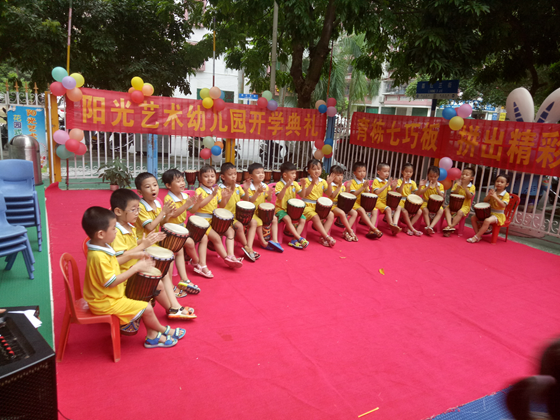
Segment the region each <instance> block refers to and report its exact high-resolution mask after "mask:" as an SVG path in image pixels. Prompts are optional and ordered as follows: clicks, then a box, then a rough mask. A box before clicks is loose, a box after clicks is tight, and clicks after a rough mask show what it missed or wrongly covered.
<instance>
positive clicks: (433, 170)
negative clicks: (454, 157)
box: [428, 166, 439, 183]
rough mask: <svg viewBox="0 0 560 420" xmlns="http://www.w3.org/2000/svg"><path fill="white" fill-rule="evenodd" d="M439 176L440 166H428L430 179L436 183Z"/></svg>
mask: <svg viewBox="0 0 560 420" xmlns="http://www.w3.org/2000/svg"><path fill="white" fill-rule="evenodd" d="M438 178H439V168H438V167H437V166H430V167H429V168H428V181H430V182H432V183H434V182H437V180H438Z"/></svg>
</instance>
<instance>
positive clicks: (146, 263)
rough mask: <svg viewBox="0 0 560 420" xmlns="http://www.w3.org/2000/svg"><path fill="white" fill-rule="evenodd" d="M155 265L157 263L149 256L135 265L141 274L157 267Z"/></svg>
mask: <svg viewBox="0 0 560 420" xmlns="http://www.w3.org/2000/svg"><path fill="white" fill-rule="evenodd" d="M155 265H156V263H155V261H154V260H152V259H151V258H149V256H148V258H144V259H141V260H140V261H138V262H137V263H136V264H134V268H135V269H136V272H137V273H139V272H143V271H148V270H149V269H150V268H152V267H155Z"/></svg>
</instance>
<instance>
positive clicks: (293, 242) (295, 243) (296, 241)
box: [288, 239, 303, 249]
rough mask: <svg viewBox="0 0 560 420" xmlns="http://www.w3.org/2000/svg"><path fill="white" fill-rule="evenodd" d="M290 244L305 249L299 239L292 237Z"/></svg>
mask: <svg viewBox="0 0 560 420" xmlns="http://www.w3.org/2000/svg"><path fill="white" fill-rule="evenodd" d="M288 246H291V247H293V248H295V249H303V246H302V245H301V243H300V242H299V241H298V240H297V239H292V240H291V241H290V243H288Z"/></svg>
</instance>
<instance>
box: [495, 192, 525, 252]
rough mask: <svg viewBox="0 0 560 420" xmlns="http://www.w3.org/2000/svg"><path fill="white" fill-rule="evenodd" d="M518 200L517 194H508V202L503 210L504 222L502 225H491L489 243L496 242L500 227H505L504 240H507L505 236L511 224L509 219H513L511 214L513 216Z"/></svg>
mask: <svg viewBox="0 0 560 420" xmlns="http://www.w3.org/2000/svg"><path fill="white" fill-rule="evenodd" d="M519 202H520V199H519V197H518V196H517V195H515V194H510V195H509V203H508V205H507V207H506V210H505V212H504V213H505V215H506V221H505V222H504V224H503V225H502V226H499V227H498V226H497V225H496V224H494V225H492V240H491V243H493V244H495V243H496V242H498V235H499V234H500V229H501V228H506V242H507V238H508V232H509V225H510V224H511V221H512V220H513V216H515V212H516V211H517V207H519Z"/></svg>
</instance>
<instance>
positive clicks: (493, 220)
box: [467, 173, 510, 244]
mask: <svg viewBox="0 0 560 420" xmlns="http://www.w3.org/2000/svg"><path fill="white" fill-rule="evenodd" d="M509 181H510V175H509V174H505V173H501V174H499V175H498V176H497V177H496V180H495V181H494V189H490V190H489V191H488V195H487V196H486V197H484V202H485V203H490V216H489V217H487V218H486V219H483V220H481V219H479V218H478V217H477V216H476V214H475V215H473V216H472V217H471V224H472V227H473V229H474V236H473V237H472V238H469V239H467V242H469V243H471V244H474V243H476V242H479V241H480V239H481V238H480V235H481V234H482V233H484V232H486V231H487V230H488V228H489V227H490V225H493V224H496V225H497V228H499V227H500V226H502V225H503V224H504V222H505V221H506V215H505V214H504V210H505V208H506V207H507V205H508V203H509V193H508V192H507V191H506V188H507V187H508V185H509ZM479 222H482V226H480V227H479V226H478V223H479ZM494 229H496V227H494ZM479 232H480V234H479Z"/></svg>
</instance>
